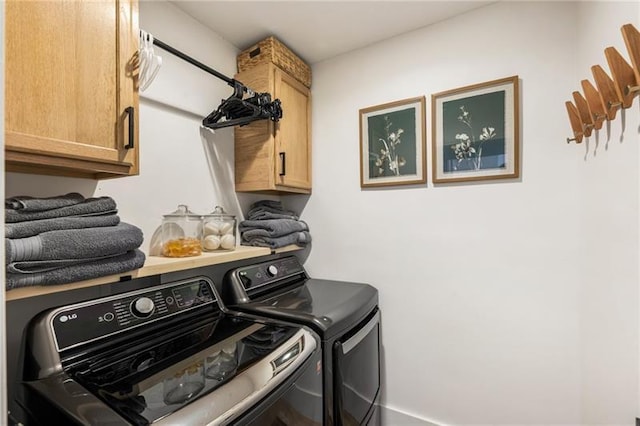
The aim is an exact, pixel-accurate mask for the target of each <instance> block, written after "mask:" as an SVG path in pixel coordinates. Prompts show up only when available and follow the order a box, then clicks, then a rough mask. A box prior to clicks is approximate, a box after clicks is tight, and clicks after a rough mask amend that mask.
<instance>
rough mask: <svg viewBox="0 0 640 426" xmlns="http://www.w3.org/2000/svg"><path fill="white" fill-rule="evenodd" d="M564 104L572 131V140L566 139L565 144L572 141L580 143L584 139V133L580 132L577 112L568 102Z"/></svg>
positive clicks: (580, 124) (580, 127)
mask: <svg viewBox="0 0 640 426" xmlns="http://www.w3.org/2000/svg"><path fill="white" fill-rule="evenodd" d="M564 104H565V106H566V107H567V114H569V123H571V129H572V130H573V138H567V143H570V142H572V141H575V142H576V143H581V142H582V138H583V137H584V132H583V130H582V122H581V121H580V115H579V114H578V110H577V109H576V107H575V105H573V104H572V103H571V102H570V101H567V102H565V103H564ZM589 134H591V133H589Z"/></svg>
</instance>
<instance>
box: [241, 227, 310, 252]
mask: <svg viewBox="0 0 640 426" xmlns="http://www.w3.org/2000/svg"><path fill="white" fill-rule="evenodd" d="M310 242H311V234H309V233H308V232H307V231H303V232H294V233H292V234H288V235H284V236H282V237H275V238H271V237H255V238H251V239H248V240H247V239H245V238H243V239H242V245H245V246H257V247H269V248H272V249H276V248H280V247H285V246H289V245H291V244H296V245H299V246H306V245H307V244H309V243H310Z"/></svg>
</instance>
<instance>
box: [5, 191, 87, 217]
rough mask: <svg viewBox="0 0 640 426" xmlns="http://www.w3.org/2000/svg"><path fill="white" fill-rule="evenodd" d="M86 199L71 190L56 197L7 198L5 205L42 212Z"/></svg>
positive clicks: (26, 196) (24, 210)
mask: <svg viewBox="0 0 640 426" xmlns="http://www.w3.org/2000/svg"><path fill="white" fill-rule="evenodd" d="M83 201H84V197H83V196H82V195H81V194H78V193H77V192H70V193H68V194H65V195H56V196H55V197H47V198H35V197H30V196H28V195H19V196H17V197H11V198H7V199H6V200H5V202H4V206H5V208H7V209H13V210H21V211H23V212H40V211H43V210H51V209H59V208H61V207H67V206H73V205H74V204H79V203H81V202H83Z"/></svg>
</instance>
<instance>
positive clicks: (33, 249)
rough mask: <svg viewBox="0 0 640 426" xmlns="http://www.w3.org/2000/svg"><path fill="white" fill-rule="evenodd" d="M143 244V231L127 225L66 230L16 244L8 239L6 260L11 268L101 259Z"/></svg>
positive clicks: (36, 236)
mask: <svg viewBox="0 0 640 426" xmlns="http://www.w3.org/2000/svg"><path fill="white" fill-rule="evenodd" d="M142 241H143V237H142V231H141V230H140V229H139V228H137V227H135V226H133V225H129V224H128V223H124V222H121V223H119V224H118V225H116V226H106V227H102V228H85V229H64V230H61V231H49V232H43V233H42V234H40V235H35V236H33V237H27V238H19V239H15V240H12V239H9V238H5V258H6V264H9V263H11V262H19V261H26V260H54V259H85V258H87V257H102V256H109V255H112V254H117V253H124V252H126V251H129V250H133V249H136V248H138V247H140V245H141V244H142Z"/></svg>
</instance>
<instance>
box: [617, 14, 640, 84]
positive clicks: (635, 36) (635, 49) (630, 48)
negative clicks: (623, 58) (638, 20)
mask: <svg viewBox="0 0 640 426" xmlns="http://www.w3.org/2000/svg"><path fill="white" fill-rule="evenodd" d="M620 31H622V38H624V44H625V45H626V46H627V53H629V59H631V65H633V73H634V74H635V78H636V84H635V85H634V86H627V87H626V88H625V91H628V92H629V93H626V95H629V94H630V93H637V92H638V91H640V32H639V31H638V30H637V29H636V27H634V26H633V25H632V24H625V25H623V26H622V28H620Z"/></svg>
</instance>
